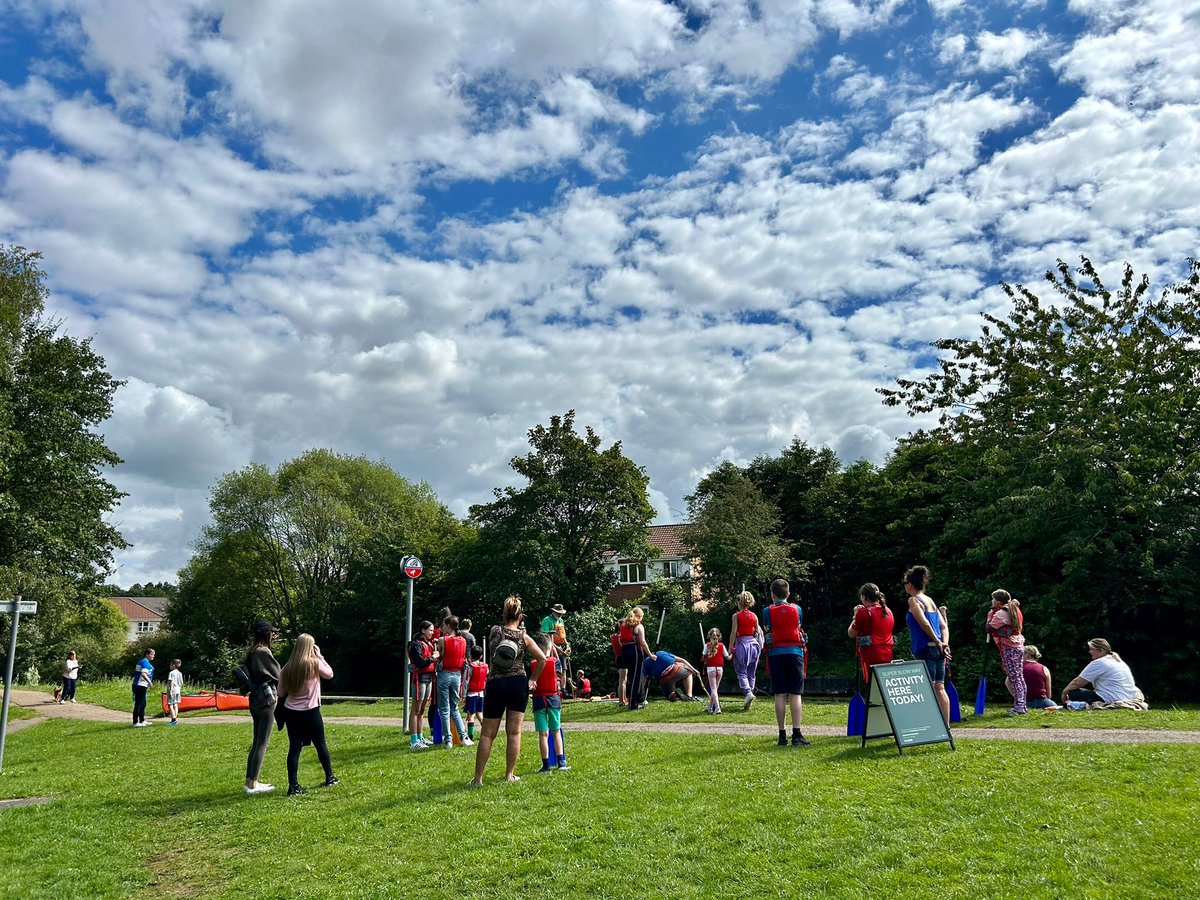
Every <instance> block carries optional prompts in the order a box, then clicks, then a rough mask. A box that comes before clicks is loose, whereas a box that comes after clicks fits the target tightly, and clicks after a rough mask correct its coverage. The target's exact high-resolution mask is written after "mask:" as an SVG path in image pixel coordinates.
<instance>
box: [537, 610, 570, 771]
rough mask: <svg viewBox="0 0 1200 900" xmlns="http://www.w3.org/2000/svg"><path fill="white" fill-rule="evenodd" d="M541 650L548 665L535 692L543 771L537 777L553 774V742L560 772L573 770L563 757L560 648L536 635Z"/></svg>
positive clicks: (545, 666) (539, 674)
mask: <svg viewBox="0 0 1200 900" xmlns="http://www.w3.org/2000/svg"><path fill="white" fill-rule="evenodd" d="M533 639H534V641H536V642H537V645H538V648H539V649H540V650H541V651H542V652H543V653H545V654H546V664H545V665H544V666H542V670H541V671H540V672H538V676H537V681H536V682H535V683H534V688H533V727H534V730H535V731H537V736H538V749H539V750H541V752H542V767H541V768H540V769H538V774H539V775H541V774H544V773H546V772H549V771H552V770H553V769H554V766H551V765H550V742H551V741H554V755H555V757H556V758H557V759H558V770H559V771H560V772H566V771H568V770H569V769H570V768H571V767H570V766H568V765H567V760H566V757H565V756H563V740H562V695H561V694H560V693H559V687H558V667H559V665H560V663H559V659H560V657H559V655H558V648H557V647H555V646H554V639H553V637H552V636H551V635H550V634H547V633H546V632H542V633H541V634H537V635H534V638H533Z"/></svg>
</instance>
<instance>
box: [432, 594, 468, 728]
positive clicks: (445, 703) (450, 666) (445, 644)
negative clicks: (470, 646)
mask: <svg viewBox="0 0 1200 900" xmlns="http://www.w3.org/2000/svg"><path fill="white" fill-rule="evenodd" d="M437 651H438V662H437V705H438V714H439V715H440V716H441V717H442V743H443V744H445V746H446V749H447V750H449V749H450V748H452V747H453V746H454V734H453V732H451V731H450V723H451V722H453V723H454V727H455V728H457V729H458V733H459V735H460V736H461V737H462V742H463V746H464V747H470V746H471V745H472V744H474V743H475V742H474V741H473V740H471V736H470V735H469V734H467V726H466V725H464V724H463V719H462V713H460V712H459V711H458V699H459V695H460V694H461V693H462V683H463V677H464V676H465V675H467V674H469V669H468V664H467V639H466V638H464V637H462V636H461V635H460V634H459V633H458V616H455V615H450V616H447V617H446V619H445V621H444V622H443V623H442V636H441V637H440V638H438V642H437Z"/></svg>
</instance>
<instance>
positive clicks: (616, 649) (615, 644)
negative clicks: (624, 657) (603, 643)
mask: <svg viewBox="0 0 1200 900" xmlns="http://www.w3.org/2000/svg"><path fill="white" fill-rule="evenodd" d="M612 648H613V656H615V657H616V658H617V659H620V658H621V635H620V634H614V635H613V636H612Z"/></svg>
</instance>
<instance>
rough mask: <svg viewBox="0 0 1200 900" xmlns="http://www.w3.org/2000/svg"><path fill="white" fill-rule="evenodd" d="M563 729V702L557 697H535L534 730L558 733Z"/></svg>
mask: <svg viewBox="0 0 1200 900" xmlns="http://www.w3.org/2000/svg"><path fill="white" fill-rule="evenodd" d="M538 701H541V702H540V703H539V702H538ZM547 701H549V702H547ZM561 727H562V702H561V701H560V700H559V699H558V698H557V697H534V698H533V730H534V731H537V732H542V731H558V729H559V728H561Z"/></svg>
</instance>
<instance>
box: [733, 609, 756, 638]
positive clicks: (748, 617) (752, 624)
mask: <svg viewBox="0 0 1200 900" xmlns="http://www.w3.org/2000/svg"><path fill="white" fill-rule="evenodd" d="M756 631H758V616H756V615H755V614H754V613H752V612H750V610H748V609H742V610H738V614H737V636H738V637H749V636H753V634H754V632H756Z"/></svg>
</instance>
